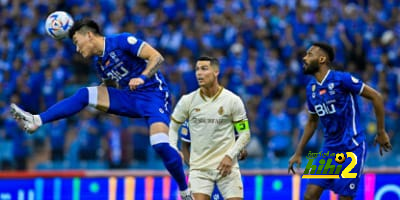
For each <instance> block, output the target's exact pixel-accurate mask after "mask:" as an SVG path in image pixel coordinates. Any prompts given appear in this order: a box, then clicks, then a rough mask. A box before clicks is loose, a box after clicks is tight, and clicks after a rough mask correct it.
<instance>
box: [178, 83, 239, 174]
mask: <svg viewBox="0 0 400 200" xmlns="http://www.w3.org/2000/svg"><path fill="white" fill-rule="evenodd" d="M245 119H247V115H246V110H245V107H244V104H243V101H242V100H241V99H240V97H239V96H237V95H235V94H234V93H232V92H231V91H229V90H227V89H224V88H222V87H221V89H220V90H219V91H218V93H217V94H216V95H215V96H214V97H212V98H209V97H207V96H205V95H203V94H201V92H200V89H197V90H196V91H194V92H192V93H189V94H187V95H184V96H182V98H181V99H180V100H179V101H178V103H177V105H176V107H175V109H174V112H173V113H172V120H175V121H177V122H179V123H183V122H185V120H188V121H189V130H190V137H191V152H190V169H191V170H192V169H197V170H201V169H216V168H217V167H218V165H219V163H220V162H221V161H222V159H223V158H224V156H225V155H226V154H227V152H228V150H229V149H230V148H232V147H233V146H234V144H235V132H234V124H233V122H237V121H241V120H245ZM233 167H238V164H237V159H236V158H234V165H233Z"/></svg>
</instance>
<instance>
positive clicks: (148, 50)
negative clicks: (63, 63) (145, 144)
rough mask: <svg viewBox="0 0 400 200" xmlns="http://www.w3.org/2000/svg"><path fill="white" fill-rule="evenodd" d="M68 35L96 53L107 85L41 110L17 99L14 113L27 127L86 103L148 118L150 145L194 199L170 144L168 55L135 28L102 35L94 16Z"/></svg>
mask: <svg viewBox="0 0 400 200" xmlns="http://www.w3.org/2000/svg"><path fill="white" fill-rule="evenodd" d="M69 36H70V38H71V39H72V40H73V43H74V44H75V45H76V51H77V52H79V53H80V54H81V55H82V56H83V57H85V58H90V57H95V59H96V67H97V70H98V73H99V74H100V75H101V77H102V79H103V80H102V84H100V85H99V86H94V87H85V88H81V89H79V90H78V91H77V92H76V93H75V94H74V95H73V96H71V97H68V98H66V99H64V100H62V101H60V102H58V103H56V104H55V105H53V106H52V107H50V108H49V109H48V110H46V111H45V112H42V113H40V114H38V115H32V114H30V113H28V112H25V111H23V110H22V109H20V108H19V107H18V106H17V105H15V104H12V105H11V107H12V113H13V115H14V117H15V118H16V119H17V120H18V121H20V122H21V123H22V126H23V127H24V129H25V130H26V131H28V132H34V131H35V130H37V129H38V128H39V127H40V126H42V124H45V123H49V122H52V121H55V120H58V119H62V118H66V117H69V116H72V115H74V114H76V113H77V112H79V111H81V110H82V109H84V108H85V107H86V106H92V107H94V108H96V109H98V110H101V111H104V112H107V113H112V114H116V115H121V116H127V117H132V118H145V119H146V120H147V123H148V125H149V128H150V143H151V146H152V147H153V148H154V150H155V151H156V152H157V154H158V155H159V156H160V157H161V158H162V160H163V162H164V165H165V167H166V168H167V170H168V171H169V173H170V174H171V175H172V176H173V178H174V179H175V180H176V181H177V183H178V186H179V189H180V192H181V196H182V198H183V199H192V196H191V194H190V191H189V189H188V185H187V183H186V179H185V174H184V170H183V164H182V159H181V156H180V155H179V153H178V152H177V151H176V150H175V149H173V148H172V147H171V146H170V145H169V139H168V129H169V128H168V125H169V122H170V118H169V117H170V97H169V94H168V89H167V85H166V82H165V80H164V77H163V75H162V74H161V73H160V71H159V70H158V69H159V67H160V66H161V64H162V62H163V60H164V59H163V57H162V55H161V54H160V53H159V52H158V51H157V50H155V49H154V48H153V47H152V46H150V45H149V44H148V43H146V42H144V41H142V40H140V39H138V38H136V37H135V36H134V35H132V34H130V33H122V34H115V35H109V36H103V35H102V34H101V32H100V28H99V26H98V24H97V23H96V22H94V21H93V20H90V19H83V20H80V21H77V22H75V24H74V25H73V27H72V28H71V29H70V30H69ZM110 83H111V84H110ZM113 86H118V87H113Z"/></svg>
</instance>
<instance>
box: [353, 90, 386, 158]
mask: <svg viewBox="0 0 400 200" xmlns="http://www.w3.org/2000/svg"><path fill="white" fill-rule="evenodd" d="M361 96H363V97H365V98H367V99H369V100H371V101H372V105H373V106H374V111H375V116H376V125H377V128H378V131H377V135H376V137H375V141H374V144H375V145H376V143H378V144H379V153H380V154H381V155H383V151H382V150H384V151H386V152H388V151H389V150H392V145H391V144H390V139H389V136H388V134H387V133H386V130H385V107H384V104H383V98H382V95H381V94H380V93H379V92H378V91H376V90H374V89H373V88H371V87H370V86H368V85H365V86H364V89H363V91H362V93H361Z"/></svg>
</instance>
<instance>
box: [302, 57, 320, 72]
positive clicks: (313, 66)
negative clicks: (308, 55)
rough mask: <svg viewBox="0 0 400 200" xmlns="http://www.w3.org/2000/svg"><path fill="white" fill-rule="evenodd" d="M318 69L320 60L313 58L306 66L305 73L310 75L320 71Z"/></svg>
mask: <svg viewBox="0 0 400 200" xmlns="http://www.w3.org/2000/svg"><path fill="white" fill-rule="evenodd" d="M318 70H319V64H318V60H313V61H311V62H310V63H309V64H308V65H306V66H305V67H304V70H303V73H304V74H309V75H314V74H315V73H317V72H318Z"/></svg>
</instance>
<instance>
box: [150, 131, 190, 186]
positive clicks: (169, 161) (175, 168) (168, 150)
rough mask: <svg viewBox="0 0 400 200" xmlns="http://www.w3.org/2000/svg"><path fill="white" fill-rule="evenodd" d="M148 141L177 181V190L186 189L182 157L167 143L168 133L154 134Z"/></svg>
mask: <svg viewBox="0 0 400 200" xmlns="http://www.w3.org/2000/svg"><path fill="white" fill-rule="evenodd" d="M159 136H161V137H159ZM160 138H162V139H161V140H162V141H160V140H159V139H160ZM165 138H166V139H167V141H165ZM155 140H158V141H155ZM150 142H151V146H152V147H153V149H154V150H155V151H156V152H157V154H158V155H159V156H160V157H161V159H162V161H163V162H164V165H165V168H167V170H168V172H169V173H170V174H171V176H172V177H173V178H174V179H175V181H176V182H177V183H178V186H179V190H180V191H184V190H186V189H188V185H187V183H186V176H185V172H184V171H183V164H182V158H181V156H180V155H179V153H178V152H177V151H176V150H175V149H174V148H172V147H171V146H170V145H169V142H168V135H167V134H164V133H161V134H154V135H152V136H150Z"/></svg>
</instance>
